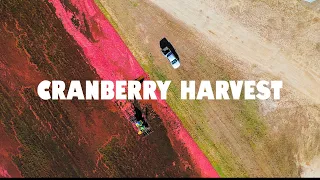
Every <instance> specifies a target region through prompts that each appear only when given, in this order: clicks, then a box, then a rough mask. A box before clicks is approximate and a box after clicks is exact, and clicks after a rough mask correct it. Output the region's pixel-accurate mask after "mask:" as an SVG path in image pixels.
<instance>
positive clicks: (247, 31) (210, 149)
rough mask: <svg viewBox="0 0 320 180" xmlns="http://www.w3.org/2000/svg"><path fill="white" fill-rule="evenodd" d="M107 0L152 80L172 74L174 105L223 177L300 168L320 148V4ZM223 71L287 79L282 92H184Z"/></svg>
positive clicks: (231, 75)
mask: <svg viewBox="0 0 320 180" xmlns="http://www.w3.org/2000/svg"><path fill="white" fill-rule="evenodd" d="M99 2H101V4H100V7H101V8H102V10H104V13H105V15H106V16H107V17H108V18H109V20H110V21H111V22H113V26H114V27H115V28H116V29H117V31H118V32H119V33H120V35H121V37H122V38H123V39H124V41H125V42H126V44H127V45H128V46H129V48H130V50H131V51H132V52H133V53H134V56H135V57H136V58H137V60H138V61H139V63H140V65H141V66H142V67H143V68H144V70H145V71H146V72H148V74H150V76H151V79H154V80H156V79H161V80H167V79H170V80H172V84H171V88H169V92H168V100H167V102H168V104H169V105H170V106H171V108H172V109H173V110H174V111H175V113H177V115H178V117H179V118H180V119H181V120H182V122H183V125H184V126H185V127H186V128H187V129H188V131H189V132H190V134H191V135H192V137H193V138H194V139H195V141H196V142H197V143H198V145H199V146H200V147H201V149H202V151H203V152H204V153H205V154H206V156H207V157H208V158H209V160H210V162H211V163H212V164H213V165H214V167H215V169H216V170H218V171H219V174H220V175H221V176H286V177H288V176H300V175H301V173H302V171H303V170H304V168H303V167H304V166H303V165H302V164H303V162H309V161H312V159H313V158H314V157H315V156H316V155H317V154H318V153H319V148H320V140H319V139H318V138H317V136H319V135H320V134H319V131H318V129H319V128H320V119H319V117H320V107H319V95H318V94H317V89H319V87H320V86H319V85H320V83H319V71H317V70H318V69H319V62H318V59H317V57H319V50H318V46H319V43H318V42H319V37H318V36H316V34H317V31H319V28H317V27H318V25H319V18H318V16H319V15H318V13H317V12H316V11H315V10H313V9H310V8H309V9H308V8H307V7H306V6H304V5H303V4H299V3H295V2H292V3H295V4H294V5H292V6H293V7H291V6H289V9H290V11H292V12H288V11H283V10H282V9H283V8H285V7H286V6H288V5H291V4H286V3H285V2H282V3H280V2H279V4H278V5H279V6H275V5H274V4H273V3H274V2H273V1H268V2H262V1H252V2H251V1H250V2H247V1H233V3H230V4H225V3H224V2H218V1H205V0H204V1H191V0H189V1H168V0H165V1H162V0H152V1H136V0H131V1H116V2H115V1H108V0H100V1H99ZM250 3H251V4H250ZM254 3H256V4H254ZM168 4H170V6H168ZM159 7H160V8H159ZM305 7H306V8H305ZM295 13H300V15H301V18H298V19H297V20H296V19H295V18H294V14H295ZM266 14H267V15H270V16H272V18H269V17H268V19H263V18H264V17H267V15H266ZM248 17H250V18H248ZM299 17H300V16H299ZM303 18H307V19H303ZM264 22H266V23H267V22H268V23H270V24H262V23H264ZM301 23H302V24H301ZM273 24H275V25H276V26H275V25H273ZM278 26H279V27H278ZM296 26H298V27H299V29H300V31H301V32H300V31H297V32H296V29H297V28H296ZM162 37H167V38H168V39H169V40H170V41H171V42H172V43H173V45H174V46H175V48H176V50H177V52H178V53H179V56H180V59H181V63H182V66H181V68H179V69H178V70H173V69H172V68H171V67H170V66H169V65H168V64H167V62H166V60H165V59H164V58H163V56H162V55H161V53H160V49H159V44H158V43H159V40H160V39H161V38H162ZM306 70H308V71H306ZM221 79H223V80H230V79H254V80H260V79H266V80H270V79H281V80H283V81H284V84H285V85H284V89H283V92H282V99H281V100H280V101H273V100H270V101H262V102H253V101H206V100H203V101H182V100H181V99H180V87H179V86H180V81H181V80H198V81H199V80H211V81H215V80H221ZM302 166H303V167H302Z"/></svg>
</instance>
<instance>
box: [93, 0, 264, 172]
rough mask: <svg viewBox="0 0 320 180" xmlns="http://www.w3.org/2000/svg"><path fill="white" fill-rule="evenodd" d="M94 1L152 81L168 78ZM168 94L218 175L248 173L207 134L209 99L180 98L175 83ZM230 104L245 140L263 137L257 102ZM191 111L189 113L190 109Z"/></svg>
mask: <svg viewBox="0 0 320 180" xmlns="http://www.w3.org/2000/svg"><path fill="white" fill-rule="evenodd" d="M95 3H96V4H97V6H98V7H99V8H100V10H101V12H102V13H103V14H104V15H105V17H106V18H107V19H108V20H109V22H110V23H111V24H112V26H113V27H114V28H115V29H116V30H117V32H118V33H119V34H120V36H121V38H122V39H123V40H124V41H125V43H126V44H127V46H128V47H129V49H130V50H131V52H132V53H133V55H134V56H135V57H136V58H137V60H138V62H139V63H140V65H141V66H142V67H143V69H144V70H145V71H146V72H147V73H148V74H149V75H150V78H151V79H154V80H157V79H159V80H167V79H168V78H167V77H166V75H165V74H164V73H163V72H161V71H160V70H159V68H157V67H156V66H155V65H154V64H153V63H152V62H153V56H152V55H151V54H147V53H145V52H140V51H139V49H137V48H136V47H135V46H134V45H132V43H130V41H129V40H128V39H126V35H125V34H124V33H123V32H122V31H121V29H120V28H119V26H118V25H117V23H116V21H115V20H114V19H113V18H112V16H111V15H110V13H108V11H107V10H106V9H105V8H104V6H103V5H102V3H101V2H100V0H95ZM138 52H139V53H138ZM143 59H147V61H143ZM200 61H204V62H205V57H204V56H200ZM219 73H220V72H219ZM219 78H220V79H223V80H228V79H229V78H228V75H227V74H226V73H225V72H222V71H221V73H220V74H219ZM168 97H170V98H168V99H167V103H168V104H169V105H170V107H171V108H172V109H173V111H174V112H175V113H176V114H177V116H178V117H179V119H180V120H181V121H182V123H183V125H184V127H185V128H186V129H187V130H188V132H189V133H190V135H191V136H192V137H193V139H194V140H195V142H196V143H197V144H198V145H199V147H200V149H201V150H202V152H204V154H205V155H206V157H207V158H208V159H209V161H210V162H211V164H212V165H213V167H214V168H215V170H216V171H217V172H218V173H219V175H220V176H221V177H232V176H236V177H247V176H249V175H248V174H249V173H248V172H247V169H245V167H243V165H242V164H241V163H240V162H241V160H240V159H239V158H238V157H236V156H235V155H234V154H233V153H232V151H231V149H230V148H229V147H226V145H225V144H224V143H222V142H215V141H213V140H212V137H209V136H208V134H210V133H208V131H211V130H212V128H210V127H208V125H209V124H208V123H206V122H207V117H206V115H205V113H206V112H204V111H203V109H205V107H206V106H207V105H208V104H209V102H207V101H206V102H205V101H204V102H202V101H201V102H200V101H199V100H194V101H191V100H190V101H189V100H187V101H182V100H181V99H180V87H178V86H176V85H174V84H171V85H170V87H169V90H168ZM182 104H183V106H182ZM232 106H235V109H240V111H239V112H236V113H235V118H236V120H237V121H240V122H243V124H244V127H243V128H242V129H240V130H239V131H240V133H241V136H244V137H245V138H246V139H248V141H249V143H250V145H252V147H254V144H255V141H259V140H261V139H263V138H264V134H265V131H266V127H265V125H264V124H263V123H262V120H261V119H260V116H259V114H258V107H257V102H256V101H234V103H233V102H232ZM190 110H192V112H190ZM190 119H196V120H197V124H194V123H193V122H191V121H190Z"/></svg>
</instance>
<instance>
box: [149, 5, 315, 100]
mask: <svg viewBox="0 0 320 180" xmlns="http://www.w3.org/2000/svg"><path fill="white" fill-rule="evenodd" d="M151 2H153V3H154V4H156V5H158V6H159V7H161V8H162V9H163V10H164V11H166V12H167V13H169V14H171V15H172V16H173V17H175V18H177V19H179V20H181V21H182V22H184V23H185V24H187V25H189V26H190V27H192V28H194V29H196V30H197V31H199V32H201V33H202V34H203V35H204V36H205V37H207V38H208V39H210V40H211V41H212V42H213V43H214V44H215V46H217V47H219V48H220V49H221V50H223V51H224V52H226V53H228V54H230V55H232V56H235V57H236V58H237V59H239V60H242V61H244V62H248V63H250V64H254V65H257V66H258V67H259V68H261V69H263V70H264V71H267V72H269V73H271V74H273V75H274V76H275V77H278V78H281V79H282V80H284V83H285V86H288V85H290V86H292V87H294V88H296V89H297V90H299V91H300V92H302V93H303V94H304V95H305V96H307V97H308V98H309V99H310V100H313V101H314V103H316V104H319V103H320V95H319V89H320V71H319V69H320V64H319V62H318V60H319V59H318V58H319V56H320V54H319V50H318V52H317V50H316V49H306V50H309V51H311V52H309V53H308V54H299V55H300V57H297V56H298V55H296V54H293V55H296V57H292V56H289V55H290V54H291V53H292V52H291V51H290V49H289V50H288V49H286V48H283V47H282V46H281V44H278V43H277V42H276V40H273V39H271V40H268V39H267V38H265V37H261V36H259V34H258V30H257V29H254V30H252V28H251V29H249V28H246V27H245V26H244V25H243V24H241V21H240V20H239V19H240V18H238V19H236V18H234V17H233V16H231V15H230V14H227V13H230V11H231V10H232V8H233V9H235V10H238V11H243V13H246V12H247V11H250V9H253V8H255V7H249V5H250V3H251V4H254V3H253V2H247V4H248V5H247V6H245V5H243V4H246V2H245V1H233V2H229V4H227V3H226V4H224V3H221V2H218V1H210V0H202V1H195V0H186V1H170V0H151ZM168 4H170V5H169V6H168ZM256 5H257V6H259V5H261V4H258V3H256ZM262 5H263V4H262ZM265 6H266V5H265ZM297 6H302V5H299V4H297ZM268 8H269V9H270V7H268V6H267V9H265V10H263V9H262V8H259V9H261V10H262V11H261V13H270V14H271V13H272V16H273V17H275V18H274V19H271V18H270V19H266V22H265V23H266V24H265V25H266V26H267V25H269V24H268V23H269V22H272V21H276V20H277V19H280V18H281V17H282V16H285V14H280V13H278V12H277V11H275V10H269V9H268ZM279 8H280V7H279ZM299 8H303V7H299ZM230 9H231V10H230ZM240 13H241V12H240ZM249 13H251V14H249ZM249 13H248V16H250V15H252V16H253V17H252V18H254V19H255V18H256V19H257V18H259V16H258V15H257V14H258V12H249ZM303 13H304V12H303ZM308 13H309V14H312V16H311V15H310V16H311V17H306V19H305V21H308V20H310V21H311V22H312V21H313V19H315V18H319V14H318V13H313V12H308ZM305 14H306V13H305ZM295 16H298V15H295ZM268 20H269V21H268ZM286 20H287V21H289V20H291V21H293V20H292V19H286ZM239 21H240V22H239ZM260 21H265V19H262V20H260ZM252 22H253V21H251V22H250V21H249V22H248V23H252ZM302 22H303V21H302ZM293 23H294V22H293ZM270 24H271V23H270ZM273 25H274V26H276V25H277V24H276V22H275V23H274V24H272V25H271V26H273ZM248 26H255V25H252V24H248ZM256 26H257V25H256ZM257 28H259V27H257ZM260 28H265V27H262V25H261V27H260ZM292 28H295V27H292ZM308 28H309V29H308ZM307 30H308V31H307ZM283 31H286V29H279V30H277V29H274V30H273V32H270V34H271V33H278V34H283ZM300 31H301V32H300V34H299V35H301V36H306V37H308V39H307V41H305V42H304V41H302V40H299V39H298V40H297V41H296V42H295V44H294V45H297V46H299V44H298V43H305V44H306V43H310V44H309V45H310V46H317V45H318V46H319V42H320V38H319V36H316V35H315V34H319V33H320V24H319V22H318V20H314V22H313V23H312V24H307V27H302V29H301V30H300ZM302 33H303V34H302ZM279 38H281V40H282V41H284V43H286V42H288V41H289V40H288V39H286V37H279ZM302 38H303V40H304V39H305V38H304V37H302ZM316 43H318V44H316ZM288 44H289V43H288ZM305 44H304V45H305ZM300 46H302V45H300ZM290 48H291V47H290ZM303 50H305V49H303ZM315 58H317V59H315ZM312 60H313V62H312ZM316 60H317V61H316ZM310 61H311V63H310ZM317 70H318V71H317Z"/></svg>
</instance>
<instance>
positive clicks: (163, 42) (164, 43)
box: [160, 38, 180, 61]
mask: <svg viewBox="0 0 320 180" xmlns="http://www.w3.org/2000/svg"><path fill="white" fill-rule="evenodd" d="M165 47H168V48H169V49H170V50H171V52H172V53H173V54H174V56H175V57H176V58H177V59H178V60H179V61H180V57H179V55H178V53H177V52H176V50H175V49H174V47H173V46H172V44H171V43H170V42H169V41H168V40H167V38H163V39H161V41H160V48H161V49H163V48H165Z"/></svg>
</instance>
